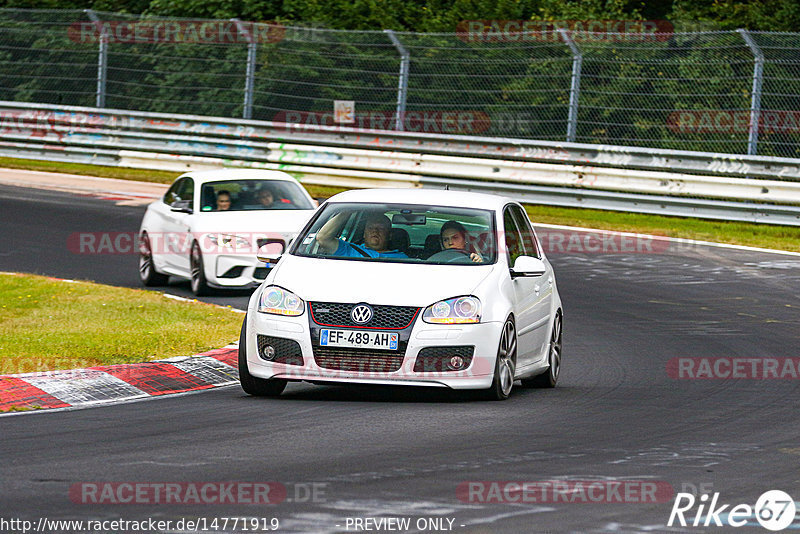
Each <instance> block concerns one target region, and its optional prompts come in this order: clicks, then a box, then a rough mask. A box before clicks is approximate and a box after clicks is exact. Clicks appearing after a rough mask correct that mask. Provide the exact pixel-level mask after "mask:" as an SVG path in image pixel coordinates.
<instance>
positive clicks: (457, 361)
mask: <svg viewBox="0 0 800 534" xmlns="http://www.w3.org/2000/svg"><path fill="white" fill-rule="evenodd" d="M447 367H449V368H450V369H452V370H453V371H458V370H460V369H463V368H464V358H462V357H461V356H453V357H452V358H450V361H449V362H447Z"/></svg>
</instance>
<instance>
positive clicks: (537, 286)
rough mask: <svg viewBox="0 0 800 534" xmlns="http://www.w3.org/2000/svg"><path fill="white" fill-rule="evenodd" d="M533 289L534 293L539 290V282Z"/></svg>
mask: <svg viewBox="0 0 800 534" xmlns="http://www.w3.org/2000/svg"><path fill="white" fill-rule="evenodd" d="M533 290H534V291H535V292H536V293H539V291H540V288H539V284H536V285H535V286H533Z"/></svg>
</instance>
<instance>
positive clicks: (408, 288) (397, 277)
mask: <svg viewBox="0 0 800 534" xmlns="http://www.w3.org/2000/svg"><path fill="white" fill-rule="evenodd" d="M492 270H493V266H492V265H425V264H408V263H388V262H387V263H379V262H370V261H359V260H334V259H319V258H304V257H300V256H291V255H288V254H287V255H285V256H284V257H283V258H281V260H280V262H279V263H278V267H277V268H276V269H275V270H274V271H273V273H274V278H272V281H271V282H272V283H273V284H275V285H279V286H281V287H283V288H285V289H288V290H289V291H292V292H293V293H295V294H296V295H297V296H298V297H300V298H302V299H303V300H306V301H309V300H310V301H323V302H348V303H355V302H368V303H370V304H387V305H396V306H427V305H429V304H432V303H434V302H436V301H438V300H442V299H446V298H450V297H457V296H460V295H468V294H471V293H472V292H473V291H474V289H475V288H476V287H477V286H478V284H480V283H481V281H483V280H484V279H485V278H486V277H487V276H489V275H490V274H491V272H492Z"/></svg>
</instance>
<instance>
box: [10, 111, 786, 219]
mask: <svg viewBox="0 0 800 534" xmlns="http://www.w3.org/2000/svg"><path fill="white" fill-rule="evenodd" d="M0 121H2V122H0V132H2V138H1V139H0V156H7V157H22V158H35V159H48V160H56V161H73V162H83V163H97V164H104V165H118V166H124V167H139V168H152V169H165V170H174V171H177V172H181V171H185V170H188V169H195V168H215V167H220V166H233V167H255V168H269V169H279V170H284V171H287V172H290V173H292V174H294V175H295V176H296V177H297V178H298V179H299V180H300V181H301V182H306V183H317V184H325V185H341V186H349V187H368V186H375V185H378V186H395V187H396V186H405V187H420V186H423V187H443V186H444V185H448V186H449V187H452V188H470V189H480V190H484V191H495V192H501V191H504V192H506V193H508V194H512V196H515V197H517V198H520V199H524V200H528V201H535V202H541V203H546V204H556V205H570V206H584V207H593V208H599V209H613V210H626V211H636V212H646V213H662V214H666V215H688V216H695V217H706V218H716V219H728V220H746V221H755V222H767V223H773V224H791V225H800V207H795V206H792V205H800V160H794V159H786V158H771V157H765V156H740V155H729V154H710V153H702V152H680V151H671V150H652V149H641V148H632V147H612V146H602V145H582V144H575V143H553V142H541V141H525V140H518V139H497V138H482V137H467V136H444V135H435V134H419V133H416V134H415V133H409V132H393V131H378V130H359V129H352V128H338V127H325V126H310V125H293V124H284V123H275V122H263V121H249V120H236V119H224V118H219V117H201V116H191V115H167V114H159V113H143V112H132V111H121V110H108V109H96V108H79V107H61V106H54V105H43V104H26V103H18V102H0ZM690 172H691V173H693V174H688V173H690ZM699 197H703V198H699ZM709 199H716V200H709Z"/></svg>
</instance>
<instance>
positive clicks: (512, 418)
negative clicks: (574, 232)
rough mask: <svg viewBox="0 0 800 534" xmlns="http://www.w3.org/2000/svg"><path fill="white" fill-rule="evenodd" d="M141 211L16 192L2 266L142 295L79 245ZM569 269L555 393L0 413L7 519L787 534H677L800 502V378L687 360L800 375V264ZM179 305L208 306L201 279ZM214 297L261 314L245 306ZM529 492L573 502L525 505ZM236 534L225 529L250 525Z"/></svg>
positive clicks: (575, 261) (6, 191) (633, 263)
mask: <svg viewBox="0 0 800 534" xmlns="http://www.w3.org/2000/svg"><path fill="white" fill-rule="evenodd" d="M142 212H143V208H140V207H139V208H132V207H121V206H115V205H114V204H113V202H109V201H105V200H98V199H92V198H85V197H76V196H72V195H69V194H61V193H47V192H42V191H35V190H27V189H14V188H9V187H3V188H0V214H2V215H1V218H2V223H1V224H2V236H3V242H4V243H3V247H2V249H1V250H0V270H2V271H28V272H37V273H42V274H49V275H54V276H60V277H69V278H86V279H92V280H96V281H98V282H103V283H108V284H115V285H121V286H130V287H138V286H139V284H138V279H137V273H136V256H135V255H103V256H97V255H81V254H75V253H73V252H70V250H69V249H68V246H67V239H68V237H69V236H70V234H72V233H74V232H99V231H109V232H114V231H132V232H135V231H136V230H137V229H138V225H139V221H140V218H141V214H142ZM570 237H571V236H570ZM549 257H550V259H551V261H552V262H553V264H554V266H555V269H556V274H557V277H558V285H559V289H560V291H561V295H562V299H563V302H564V310H565V327H564V339H565V342H564V366H563V368H562V374H561V381H560V383H559V387H558V388H556V389H554V390H547V391H545V390H523V389H515V392H514V393H513V395H512V398H511V399H510V400H508V401H506V402H483V401H479V400H475V399H474V398H473V397H471V396H468V395H457V394H453V393H451V392H448V391H440V390H417V389H395V388H355V387H353V388H348V387H328V386H314V385H311V384H290V385H289V387H288V388H287V390H286V393H284V395H283V396H282V397H280V398H278V399H258V398H251V397H247V396H246V395H244V394H243V393H242V391H241V390H240V389H239V388H236V387H231V388H225V389H221V390H216V391H210V392H203V393H198V394H191V395H183V396H176V397H170V398H162V399H158V400H152V401H146V402H135V403H129V404H121V405H115V406H110V407H103V408H91V409H84V410H76V411H66V412H51V413H33V414H23V415H15V416H10V417H0V458H2V463H1V464H0V465H2V467H0V470H1V472H2V489H0V492H1V494H0V502H2V510H3V511H2V516H3V517H4V518H9V517H14V518H25V519H30V520H32V521H38V520H39V519H40V518H47V519H48V520H53V519H106V520H113V519H117V518H123V519H131V520H143V519H147V518H153V519H161V520H172V521H178V520H180V519H182V518H183V519H186V518H190V519H196V518H207V521H209V522H210V521H211V520H212V519H213V518H223V517H228V518H232V517H247V518H267V519H270V518H277V519H278V520H279V528H278V532H345V531H350V532H356V531H360V532H364V531H367V528H366V527H367V526H369V527H375V526H376V525H377V523H361V528H358V523H356V522H355V521H354V520H355V519H361V520H364V519H368V518H369V519H371V520H378V519H381V518H383V519H388V518H400V519H402V518H408V519H410V529H409V530H408V531H412V532H415V531H425V532H441V531H448V529H450V530H452V531H456V532H486V533H489V532H582V533H589V532H717V531H719V532H726V531H732V530H735V531H736V532H767V530H765V529H764V528H762V527H761V526H759V525H758V523H757V522H756V520H755V518H754V517H750V518H749V522H748V525H747V526H744V527H742V528H737V529H733V528H731V527H722V528H720V527H711V528H705V529H704V528H702V527H694V526H691V521H693V520H694V517H695V513H696V511H697V506H695V507H694V508H691V509H690V510H689V511H687V512H686V519H687V520H688V521H689V522H690V523H689V526H686V527H680V526H678V525H677V523H676V524H674V525H673V526H672V527H668V526H667V522H668V520H669V517H670V512H671V510H672V507H673V502H674V500H675V494H677V493H678V492H682V491H684V492H689V493H692V492H697V493H705V494H708V495H709V497H710V496H711V495H712V494H714V493H717V492H718V493H719V498H718V499H719V503H728V504H731V505H735V504H742V503H743V504H749V505H750V506H754V505H755V504H756V501H757V500H758V498H759V496H760V495H762V493H764V492H766V491H767V490H783V491H785V492H787V493H788V494H789V495H790V496H792V497H793V498H794V499H798V497H800V469H798V466H800V443H799V442H798V430H797V429H798V427H799V426H800V413H798V410H797V406H798V397H799V395H800V379H799V378H798V377H796V376H791V373H789V374H787V373H785V372H784V373H782V374H781V376H784V378H783V379H771V378H770V379H764V380H761V379H750V378H736V379H732V378H730V377H727V378H726V377H723V376H722V374H723V373H722V371H724V369H727V368H726V367H718V368H716V370H714V375H715V376H710V377H706V378H704V379H696V378H694V379H693V378H691V377H692V376H697V375H691V373H690V375H687V376H685V377H683V378H679V377H678V376H680V375H677V374H676V373H677V371H676V369H677V367H676V366H675V363H674V362H676V360H675V359H679V358H683V359H686V358H707V359H708V361H726V362H729V363H730V362H733V361H734V360H733V359H736V358H743V359H748V362H750V361H752V359H756V360H757V362H756V363H752V365H753V367H755V366H756V364H757V363H758V362H763V360H764V359H770V360H772V359H780V360H779V361H780V362H781V363H780V365H781V367H780V368H779V370H781V369H783V367H782V366H783V364H784V362H786V361H788V362H790V363H792V364H793V365H795V367H794V370H795V371H796V370H797V365H796V360H784V359H785V358H795V359H797V358H799V357H800V353H798V347H799V346H800V296H798V291H797V288H798V287H800V257H797V256H788V255H787V256H783V255H775V254H767V253H755V252H749V251H739V250H731V249H722V248H712V247H700V246H692V247H690V246H680V247H674V248H672V249H669V250H660V249H659V250H645V251H643V252H642V253H619V252H616V253H614V252H612V253H601V252H587V251H586V250H577V249H573V250H566V251H564V252H559V253H556V252H554V253H552V254H550V255H549ZM168 291H170V292H173V293H175V294H180V295H189V292H188V285H186V284H175V285H172V286H170V287H169V288H168ZM209 300H210V301H214V302H220V303H224V304H231V305H233V306H237V307H243V306H244V304H245V302H246V295H228V296H219V297H213V298H211V299H209ZM715 358H725V359H726V360H712V359H715ZM682 361H683V362H684V363H685V361H686V360H682ZM692 361H695V360H692ZM742 361H744V360H742ZM793 362H794V363H793ZM731 365H733V364H731ZM742 365H744V368H746V370H749V369H751V363H746V364H742ZM696 369H699V367H698V368H696ZM729 370H730V369H729ZM740 370H741V369H740ZM697 374H698V375H699V374H700V372H699V371H698V373H697ZM745 374H746V372H745ZM471 481H472V482H479V481H482V482H483V484H484V485H483V486H479V485H472V486H468V487H472V488H481V487H483V488H491V487H495V488H497V487H502V488H505V489H506V490H508V491H505V492H504V493H502V492H501V493H495V494H494V495H495V497H498V496H499V498H494V501H498V500H499V501H502V502H484V501H485V500H487V499H485V498H484V497H486V496H487V495H491V494H490V493H488V492H482V490H481V491H476V492H474V493H469V494H467V493H463V492H460V491H459V488H462V489H463V488H464V487H465V485H466V484H468V483H469V482H471ZM492 481H494V482H496V484H495V485H494V486H493V485H492V484H491V482H492ZM509 481H517V482H546V483H547V484H551V485H553V484H554V483H553V481H556V482H558V483H561V484H562V485H561V486H558V487H560V488H562V489H563V488H565V487H568V488H571V489H570V491H566V492H561V493H560V494H559V495H560V497H559V498H553V497H552V494H551V498H549V499H548V498H544V499H541V498H538V496H539V494H538V493H535V494H533V498H528V499H527V500H528V501H531V500H534V501H536V502H520V501H522V500H523V499H522V497H521V493H520V491H513V487H512V486H509V485H507V484H506V483H507V482H509ZM578 481H584V482H585V481H603V484H604V487H605V488H610V487H617V486H614V484H615V483H620V484H622V485H623V486H624V487H626V488H631V487H633V488H635V487H637V484H641V483H642V482H649V483H651V484H654V485H655V486H657V487H659V488H662V489H663V488H667V490H668V491H667V494H666V496H665V497H663V496H662V498H659V499H655V500H656V501H657V502H653V499H650V500H648V499H643V498H638V497H637V496H636V495H632V494H629V495H626V494H625V493H624V492H623V493H622V497H623V498H622V499H621V500H622V501H624V502H618V500H616V499H615V498H614V495H613V492H610V493H606V495H610V496H609V497H608V498H607V499H602V498H601V499H599V500H600V501H603V500H610V501H612V502H581V498H582V497H585V496H586V493H581V492H580V491H579V490H578V489H576V488H578V487H580V486H581V485H580V484H578ZM98 482H115V483H125V482H127V483H198V484H199V483H204V482H239V483H244V482H254V483H266V482H276V483H278V484H279V485H282V486H281V487H283V488H285V489H286V492H287V493H286V499H285V500H283V501H282V502H279V503H277V504H269V505H264V504H247V503H244V502H240V503H236V504H224V505H219V504H195V503H192V502H188V503H182V504H157V503H156V504H133V505H131V504H112V503H106V504H92V503H82V502H81V501H82V500H87V499H88V498H87V497H85V496H84V497H81V494H80V492H79V491H78V493H77V495H78V497H76V493H75V492H76V488H78V490H80V489H81V488H85V487H86V486H85V485H84V486H75V485H79V484H81V483H98ZM570 484H571V485H570ZM71 488H72V490H73V493H72V494H70V489H71ZM509 488H512V489H511V490H509ZM312 489H313V490H314V491H316V494H315V495H313V496H312V493H313V491H311V490H312ZM71 497H72V498H71ZM569 499H572V500H573V501H576V502H566V501H568V500H569ZM88 500H91V499H88ZM241 500H242V501H243V500H245V499H241ZM489 500H491V499H489ZM542 500H544V501H545V502H540V501H542ZM584 500H585V499H584ZM589 500H591V501H594V500H595V499H591V498H590V499H589ZM643 500H644V501H646V502H642V501H643ZM709 500H710V499H709ZM75 501H77V502H75ZM698 504H699V502H698ZM728 511H730V507H729V508H728ZM721 517H722V519H726V515H725V514H722V516H721ZM348 518H350V521H349V522H348ZM419 519H422V520H423V521H422V522H421V523H417V521H418V520H419ZM437 519H438V520H441V523H440V522H436V521H427V520H437ZM448 519H450V520H452V524H451V523H449V522H448ZM173 524H174V523H173ZM209 524H210V523H209ZM218 524H219V525H220V526H219V527H218V529H217V531H222V530H223V529H222V528H221V523H218ZM231 525H232V523H229V526H228V528H227V529H226V530H225V531H229V532H232V531H234V530H236V531H238V532H244V531H243V530H242V529H241V528H238V529H233V528H231ZM381 525H384V526H386V525H389V524H388V523H381ZM793 528H800V513H799V514H798V518H797V519H796V520H795V522H794V525H793ZM176 530H177V529H175V528H173V529H171V531H176ZM370 530H371V531H375V530H377V528H370ZM212 531H213V530H212ZM119 532H122V530H119Z"/></svg>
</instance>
